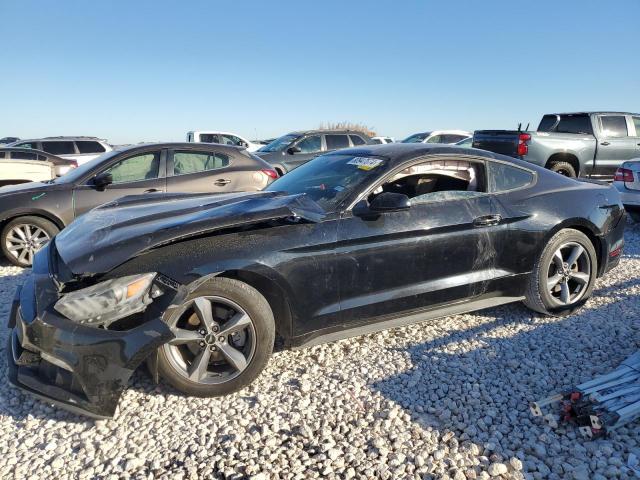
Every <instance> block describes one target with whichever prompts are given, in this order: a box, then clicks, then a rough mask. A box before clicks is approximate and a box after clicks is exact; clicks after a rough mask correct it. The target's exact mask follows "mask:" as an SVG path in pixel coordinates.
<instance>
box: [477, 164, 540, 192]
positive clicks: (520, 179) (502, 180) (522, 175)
mask: <svg viewBox="0 0 640 480" xmlns="http://www.w3.org/2000/svg"><path fill="white" fill-rule="evenodd" d="M488 164H489V192H491V193H499V192H505V191H507V190H513V189H515V188H521V187H526V186H527V185H529V184H530V183H531V182H533V173H531V172H529V171H527V170H523V169H522V168H518V167H512V166H510V165H506V164H504V163H496V162H488Z"/></svg>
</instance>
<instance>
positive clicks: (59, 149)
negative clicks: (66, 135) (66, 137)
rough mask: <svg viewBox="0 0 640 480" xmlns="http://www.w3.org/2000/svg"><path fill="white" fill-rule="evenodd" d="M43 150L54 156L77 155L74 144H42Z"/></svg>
mask: <svg viewBox="0 0 640 480" xmlns="http://www.w3.org/2000/svg"><path fill="white" fill-rule="evenodd" d="M42 150H44V151H45V152H47V153H52V154H53V155H73V154H74V153H76V149H75V148H74V146H73V142H42Z"/></svg>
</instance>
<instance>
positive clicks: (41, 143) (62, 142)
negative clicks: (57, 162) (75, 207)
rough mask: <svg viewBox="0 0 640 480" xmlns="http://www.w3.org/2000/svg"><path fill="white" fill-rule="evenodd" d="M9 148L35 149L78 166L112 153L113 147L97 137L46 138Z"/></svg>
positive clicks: (20, 143)
mask: <svg viewBox="0 0 640 480" xmlns="http://www.w3.org/2000/svg"><path fill="white" fill-rule="evenodd" d="M7 147H21V148H35V149H37V150H43V151H45V152H47V153H50V154H52V155H56V156H58V157H60V158H65V159H67V160H75V161H76V162H78V165H82V164H83V163H87V162H88V161H89V160H93V159H94V158H96V157H98V156H100V155H102V154H103V153H105V152H110V151H112V150H113V147H112V146H111V145H109V144H108V143H107V142H106V141H105V140H102V139H100V138H95V137H46V138H35V139H30V140H20V141H18V142H14V143H11V144H9V145H7Z"/></svg>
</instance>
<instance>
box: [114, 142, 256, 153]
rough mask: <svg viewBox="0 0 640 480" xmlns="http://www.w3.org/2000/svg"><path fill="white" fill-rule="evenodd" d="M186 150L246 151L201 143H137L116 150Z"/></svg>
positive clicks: (243, 148) (219, 144) (227, 146)
mask: <svg viewBox="0 0 640 480" xmlns="http://www.w3.org/2000/svg"><path fill="white" fill-rule="evenodd" d="M153 147H155V148H188V149H199V150H202V149H203V148H204V149H209V150H220V149H227V150H235V151H240V150H246V148H245V147H239V146H236V145H224V144H222V143H202V142H149V143H137V144H135V145H123V146H119V147H117V148H116V151H118V152H126V151H135V150H148V149H149V148H153Z"/></svg>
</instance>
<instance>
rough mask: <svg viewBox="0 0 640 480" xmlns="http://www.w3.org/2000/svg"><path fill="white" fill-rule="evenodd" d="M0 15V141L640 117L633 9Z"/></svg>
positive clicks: (497, 4)
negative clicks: (594, 112)
mask: <svg viewBox="0 0 640 480" xmlns="http://www.w3.org/2000/svg"><path fill="white" fill-rule="evenodd" d="M614 3H615V5H614V4H613V3H609V4H607V3H602V2H596V1H589V0H582V1H562V2H559V1H536V2H533V1H530V2H513V1H488V2H477V1H469V2H467V1H456V2H452V1H450V2H441V1H439V2H426V1H422V2H419V1H405V2H371V1H368V2H358V1H354V2H344V1H342V2H341V1H326V0H324V1H322V2H304V1H297V2H294V1H290V2H289V1H287V2H285V1H282V2H275V1H272V2H264V1H255V2H243V1H228V2H214V1H202V2H200V1H191V2H188V1H184V2H175V1H172V2H164V1H155V2H153V1H135V2H129V1H104V2H86V1H65V0H60V1H56V2H40V1H31V0H21V1H17V0H16V1H14V0H0V18H2V35H1V38H2V40H0V43H1V44H2V45H3V48H1V49H0V51H1V52H2V59H3V64H2V65H3V68H2V69H1V70H2V75H0V93H1V95H2V97H1V98H2V100H1V102H0V112H1V113H0V137H1V136H5V135H17V136H20V137H23V138H25V137H32V136H44V135H96V136H100V137H103V138H107V139H108V140H110V141H111V142H112V143H128V142H138V141H154V140H181V139H183V138H184V135H185V132H186V131H187V130H191V129H222V130H229V131H235V132H236V133H239V134H241V135H244V136H247V137H250V138H255V137H258V138H265V137H272V136H276V135H280V134H283V133H286V132H287V131H290V130H294V129H302V128H315V127H317V126H318V125H319V124H320V123H321V122H337V121H352V122H361V123H364V124H366V125H368V126H370V127H373V128H374V129H375V130H376V131H377V132H378V133H379V134H383V135H392V136H396V137H404V136H406V135H408V134H410V133H412V132H415V131H420V130H429V129H436V128H464V129H469V130H473V129H476V128H512V127H515V126H516V125H517V123H518V122H523V123H524V124H526V123H527V122H531V124H532V126H534V127H535V126H536V125H537V122H538V121H539V119H540V117H541V115H542V114H543V113H545V112H553V111H571V110H589V109H612V110H628V111H634V112H638V111H640V61H639V53H640V30H639V27H638V19H640V1H638V0H618V1H616V2H614Z"/></svg>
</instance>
